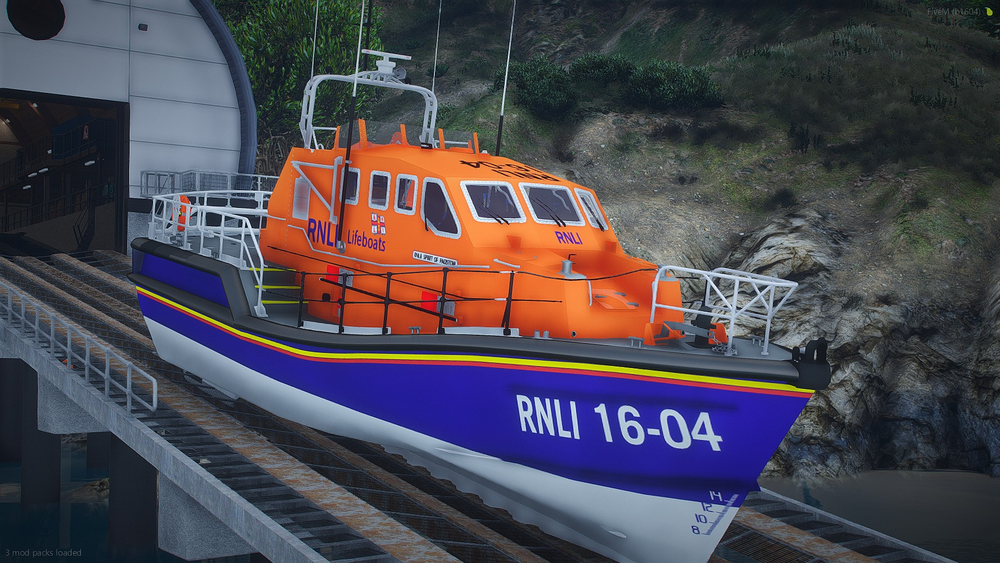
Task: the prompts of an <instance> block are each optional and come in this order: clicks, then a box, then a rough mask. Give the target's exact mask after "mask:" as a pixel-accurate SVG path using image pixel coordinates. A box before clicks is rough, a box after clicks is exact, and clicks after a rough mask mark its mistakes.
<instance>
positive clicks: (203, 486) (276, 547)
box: [0, 324, 326, 563]
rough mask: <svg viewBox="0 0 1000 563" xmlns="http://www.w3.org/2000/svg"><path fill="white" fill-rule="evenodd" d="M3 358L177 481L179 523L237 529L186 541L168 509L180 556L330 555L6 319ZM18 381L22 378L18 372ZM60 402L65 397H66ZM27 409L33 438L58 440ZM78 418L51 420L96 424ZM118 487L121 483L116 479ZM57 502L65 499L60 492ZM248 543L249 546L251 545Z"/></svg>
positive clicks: (0, 331) (172, 546)
mask: <svg viewBox="0 0 1000 563" xmlns="http://www.w3.org/2000/svg"><path fill="white" fill-rule="evenodd" d="M0 358H18V359H20V360H23V361H24V363H25V364H27V365H28V366H30V367H31V368H33V369H34V371H35V372H36V374H37V378H38V381H45V383H46V384H48V385H50V386H51V387H52V388H54V389H55V390H58V391H59V392H61V393H62V394H63V395H65V396H66V397H67V400H68V401H69V402H71V403H72V404H74V405H75V406H77V407H78V408H79V410H80V411H82V412H83V413H85V414H86V415H87V416H88V417H90V419H93V421H96V422H97V423H98V425H99V426H101V427H102V428H103V429H107V430H108V431H110V432H111V433H112V434H114V436H116V437H117V438H118V439H119V440H121V443H122V444H123V445H125V446H128V448H129V449H130V450H131V451H132V452H134V453H135V454H137V455H138V456H139V457H141V458H142V459H143V460H145V461H146V462H147V463H148V464H149V465H150V466H152V467H153V468H155V469H156V470H157V471H158V480H159V482H161V483H162V482H163V481H164V480H168V481H169V484H168V485H167V486H166V487H162V486H161V488H160V491H161V492H162V491H166V494H165V496H164V498H165V499H166V502H167V506H166V509H167V510H169V511H170V512H169V513H168V516H166V519H167V520H172V521H174V522H175V523H176V522H177V521H181V520H185V519H189V521H190V522H191V523H195V524H197V523H201V525H202V527H205V528H207V527H208V526H210V525H212V524H208V522H211V519H209V516H211V517H212V518H214V519H215V520H217V521H219V522H220V523H221V524H222V526H221V528H222V529H228V530H229V537H227V538H223V541H222V542H221V544H213V545H209V544H205V545H202V546H199V545H196V544H195V542H199V541H202V540H204V537H203V535H202V534H196V536H195V537H193V538H192V542H191V543H190V544H184V543H182V540H183V538H182V537H180V536H179V534H183V533H188V532H189V531H190V530H185V529H165V528H164V527H163V525H162V521H163V520H164V519H165V518H164V512H162V511H160V512H159V514H160V519H161V525H160V530H159V533H158V535H162V537H163V540H164V541H166V542H167V544H168V546H167V547H168V548H169V550H171V551H172V552H174V551H180V552H182V554H183V555H180V556H182V557H187V556H194V557H204V555H202V554H201V553H202V552H201V551H199V550H200V549H204V550H206V552H209V553H212V555H210V557H220V556H223V555H241V554H246V553H248V552H250V551H254V552H259V553H260V554H262V555H264V556H265V557H267V558H268V559H269V560H271V561H282V562H283V563H284V562H288V563H298V562H305V561H314V562H317V563H318V562H321V561H322V562H325V561H326V559H324V558H323V557H322V556H320V554H319V553H317V552H316V551H315V550H313V549H311V548H310V547H309V546H307V545H306V544H305V543H304V542H303V541H302V540H300V539H298V538H296V537H295V536H294V535H292V534H291V533H290V532H289V531H288V530H285V529H284V528H282V527H281V526H279V525H278V524H276V523H275V522H274V521H273V520H272V519H271V518H269V517H268V516H267V515H266V514H264V513H263V512H261V511H260V510H259V509H258V508H256V507H255V506H253V505H252V504H250V503H249V502H248V501H247V500H246V499H244V498H242V497H240V496H239V495H238V494H236V493H235V492H233V491H232V490H231V489H230V488H229V487H227V486H226V485H224V484H223V483H222V482H221V481H219V480H218V479H217V478H216V477H214V476H213V475H211V474H210V473H208V471H206V470H205V469H204V468H202V467H201V466H200V465H198V464H197V463H195V462H194V461H193V460H192V459H190V458H188V457H187V456H186V455H184V454H183V453H182V452H180V451H179V450H178V449H177V448H175V447H173V446H172V445H170V444H169V443H168V442H167V441H166V440H165V439H164V438H163V437H161V436H160V435H158V434H157V433H156V432H154V431H153V430H152V429H150V428H149V427H147V426H146V425H145V424H143V423H142V422H141V421H140V420H138V419H137V418H135V417H134V416H132V415H130V414H128V413H126V412H125V410H124V409H123V408H121V407H119V406H118V405H116V404H115V403H114V402H113V401H112V400H110V399H108V398H107V397H105V396H104V394H103V393H102V392H101V391H99V390H98V389H97V388H95V387H94V386H92V385H91V384H88V383H86V382H84V381H83V379H82V378H81V377H80V376H79V375H78V374H75V373H73V372H72V371H70V370H69V368H68V367H66V366H65V365H63V364H62V363H60V362H59V361H58V360H56V359H54V358H52V357H51V356H49V355H48V354H47V353H46V352H45V351H44V350H41V349H38V348H36V347H35V346H34V345H33V344H32V343H31V342H30V341H28V340H26V339H24V338H23V337H22V336H21V335H20V334H19V333H18V332H17V331H16V330H14V329H12V328H11V327H10V326H8V325H6V324H0ZM7 365H8V364H7V363H6V362H3V363H0V374H3V375H0V381H2V385H3V387H0V390H4V391H6V390H7V389H8V388H9V386H10V385H12V384H11V383H10V382H9V381H7V378H8V377H10V374H9V373H6V370H4V369H3V368H4V367H7ZM11 365H13V364H11ZM26 371H30V370H26ZM16 379H21V378H20V377H17V378H16ZM21 383H22V391H24V389H30V393H31V394H32V399H33V400H32V401H31V402H30V403H27V404H31V405H32V407H35V406H36V405H37V398H36V397H37V389H38V386H37V385H36V384H35V383H34V381H31V382H30V384H28V382H27V381H23V380H22V381H21ZM49 391H50V389H48V388H46V390H45V391H43V394H47V393H49ZM4 395H7V393H4ZM2 400H3V401H5V403H4V404H6V401H9V400H10V398H9V397H5V398H4V399H2ZM56 400H57V401H58V400H59V399H56ZM21 406H22V412H21V414H22V416H21V422H22V424H24V421H25V419H26V418H28V419H30V421H31V424H29V425H25V426H31V429H32V430H34V431H35V432H37V434H35V435H33V436H34V437H33V439H34V438H35V437H37V436H38V435H43V436H46V435H47V436H51V437H52V438H55V440H56V444H57V445H58V441H59V437H58V436H55V435H51V434H45V433H43V432H38V431H37V430H35V429H36V427H37V425H36V423H35V420H36V414H35V412H31V413H30V415H28V414H26V413H25V412H24V411H27V410H31V411H34V410H35V408H31V409H28V408H24V407H25V406H26V403H24V402H23V400H22V401H21ZM78 415H79V413H77V414H76V415H74V417H73V419H72V421H70V420H59V419H58V417H57V418H56V419H55V420H53V421H52V422H51V424H53V425H54V426H52V428H56V427H69V426H72V425H79V426H75V427H76V428H81V429H82V428H85V427H86V428H92V427H91V426H89V425H90V424H91V423H90V421H89V420H88V419H87V418H86V417H80V416H78ZM4 422H6V420H4ZM60 425H62V426H60ZM5 426H6V425H5ZM4 443H6V442H4ZM111 449H112V458H114V457H115V453H114V450H115V446H114V445H112V448H111ZM28 453H29V452H28V451H27V450H25V451H23V452H22V454H23V455H25V457H24V458H22V467H24V466H29V467H32V472H34V469H35V468H34V466H33V465H29V462H30V460H29V459H28V458H27V454H28ZM119 453H121V452H119ZM56 459H57V463H56V468H57V472H56V475H57V477H58V456H56ZM112 466H114V463H112ZM112 471H114V469H112ZM56 486H57V489H58V480H57V481H56ZM113 488H114V485H113V484H112V489H113ZM23 491H24V490H23V489H22V495H23V494H24V492H23ZM178 492H182V493H183V494H184V495H187V497H190V499H198V501H197V503H194V504H196V505H197V504H198V503H200V505H201V508H202V509H203V510H201V511H199V510H197V509H194V508H191V507H190V504H191V503H187V502H186V501H185V500H184V498H183V497H179V496H176V495H175V493H178ZM57 501H58V497H56V502H57ZM216 529H219V528H216ZM240 542H242V543H243V544H245V545H246V546H248V547H243V546H242V545H241V543H240ZM225 546H228V547H225ZM230 548H232V549H235V550H236V552H225V550H227V549H230ZM223 552H225V553H223Z"/></svg>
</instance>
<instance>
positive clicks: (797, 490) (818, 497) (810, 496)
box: [758, 470, 1000, 563]
mask: <svg viewBox="0 0 1000 563" xmlns="http://www.w3.org/2000/svg"><path fill="white" fill-rule="evenodd" d="M758 483H759V484H760V486H761V487H763V488H765V489H770V490H772V491H774V492H776V493H778V494H781V495H784V496H786V497H789V498H792V499H795V500H798V501H800V502H803V503H805V504H808V505H811V506H814V507H816V508H819V509H821V510H824V511H826V512H829V513H831V514H835V515H837V516H840V517H841V518H844V519H846V520H850V521H852V522H856V523H858V524H860V525H862V526H865V527H867V528H871V529H873V530H876V531H879V532H881V533H883V534H886V535H888V536H891V537H894V538H897V539H899V540H902V541H904V542H907V543H909V544H912V545H915V546H917V547H920V548H923V549H926V550H927V551H931V552H933V553H937V554H939V555H942V556H944V557H947V558H949V559H953V560H955V561H957V562H959V563H996V562H997V561H1000V479H997V478H991V477H989V476H988V475H983V474H981V473H971V472H966V471H888V470H886V471H870V472H866V473H862V474H859V475H856V476H852V477H844V478H840V479H830V480H816V481H810V482H803V481H797V480H794V479H790V478H761V479H759V480H758Z"/></svg>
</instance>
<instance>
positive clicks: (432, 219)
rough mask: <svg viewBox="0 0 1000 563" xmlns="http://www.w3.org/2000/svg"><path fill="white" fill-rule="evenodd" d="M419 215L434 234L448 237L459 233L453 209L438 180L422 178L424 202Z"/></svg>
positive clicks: (454, 236) (453, 236)
mask: <svg viewBox="0 0 1000 563" xmlns="http://www.w3.org/2000/svg"><path fill="white" fill-rule="evenodd" d="M421 215H422V216H423V219H424V221H425V222H426V224H427V226H428V227H429V228H430V230H432V231H434V234H436V235H441V236H443V237H448V238H458V237H459V235H460V232H459V228H458V221H457V220H456V219H455V210H454V209H452V207H451V201H449V200H448V194H447V193H445V191H444V188H443V187H442V186H441V182H440V181H439V180H424V202H423V207H422V208H421Z"/></svg>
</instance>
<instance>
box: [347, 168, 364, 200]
mask: <svg viewBox="0 0 1000 563" xmlns="http://www.w3.org/2000/svg"><path fill="white" fill-rule="evenodd" d="M360 177H361V171H360V170H358V169H357V168H350V169H348V170H347V181H346V182H345V184H344V201H345V202H347V203H350V204H351V205H354V204H356V203H358V178H360Z"/></svg>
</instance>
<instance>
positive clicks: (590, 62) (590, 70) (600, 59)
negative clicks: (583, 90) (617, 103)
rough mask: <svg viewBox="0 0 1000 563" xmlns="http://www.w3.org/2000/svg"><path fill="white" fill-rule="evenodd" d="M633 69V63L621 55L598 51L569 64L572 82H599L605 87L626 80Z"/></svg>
mask: <svg viewBox="0 0 1000 563" xmlns="http://www.w3.org/2000/svg"><path fill="white" fill-rule="evenodd" d="M635 70H636V69H635V65H634V64H632V63H631V62H630V61H628V60H626V59H625V57H623V56H621V55H602V54H600V53H587V54H586V55H583V56H582V57H580V58H578V59H576V60H575V61H573V64H571V65H569V74H570V76H571V77H572V78H573V81H574V82H576V83H578V84H584V83H590V84H599V85H601V86H605V87H606V86H608V85H610V84H615V83H619V84H624V83H626V82H628V81H629V79H631V78H632V75H633V74H634V73H635Z"/></svg>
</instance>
